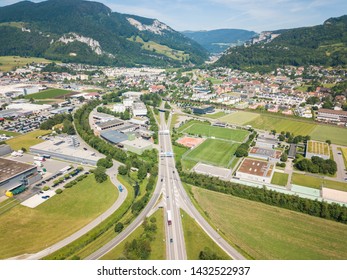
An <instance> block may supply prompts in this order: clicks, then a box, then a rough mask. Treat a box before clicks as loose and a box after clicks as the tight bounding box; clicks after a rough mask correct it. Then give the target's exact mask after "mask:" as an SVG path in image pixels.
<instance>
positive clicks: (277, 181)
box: [271, 172, 289, 186]
mask: <svg viewBox="0 0 347 280" xmlns="http://www.w3.org/2000/svg"><path fill="white" fill-rule="evenodd" d="M288 176H289V175H288V174H286V173H280V172H275V173H274V175H273V177H272V180H271V184H274V185H278V186H285V185H287V182H288Z"/></svg>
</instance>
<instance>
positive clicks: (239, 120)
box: [219, 111, 259, 125]
mask: <svg viewBox="0 0 347 280" xmlns="http://www.w3.org/2000/svg"><path fill="white" fill-rule="evenodd" d="M258 117H259V114H257V113H251V112H244V111H237V112H234V113H232V114H229V115H227V116H225V117H222V118H220V119H219V120H220V121H223V122H227V123H232V124H238V125H244V124H246V123H248V122H251V121H253V120H255V119H256V118H258Z"/></svg>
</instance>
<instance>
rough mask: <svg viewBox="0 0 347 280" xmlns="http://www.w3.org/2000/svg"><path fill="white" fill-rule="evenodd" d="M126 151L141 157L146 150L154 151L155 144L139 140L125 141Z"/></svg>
mask: <svg viewBox="0 0 347 280" xmlns="http://www.w3.org/2000/svg"><path fill="white" fill-rule="evenodd" d="M122 144H123V145H124V149H126V150H127V151H130V152H133V153H135V154H138V155H141V154H142V153H143V152H144V151H146V150H151V149H153V144H152V143H151V142H149V141H146V140H143V139H141V138H137V139H135V140H132V141H130V140H126V141H123V142H122Z"/></svg>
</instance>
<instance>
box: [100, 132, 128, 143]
mask: <svg viewBox="0 0 347 280" xmlns="http://www.w3.org/2000/svg"><path fill="white" fill-rule="evenodd" d="M100 136H101V137H102V138H104V139H105V140H107V141H109V142H111V143H113V144H118V143H120V142H123V141H125V140H128V136H127V135H125V134H124V133H122V132H119V131H116V130H106V131H102V132H101V133H100Z"/></svg>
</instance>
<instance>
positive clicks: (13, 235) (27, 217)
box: [0, 175, 118, 259]
mask: <svg viewBox="0 0 347 280" xmlns="http://www.w3.org/2000/svg"><path fill="white" fill-rule="evenodd" d="M117 196H118V191H117V189H116V188H115V187H114V185H113V184H112V183H111V181H110V180H107V181H105V182H104V183H102V184H98V183H97V182H96V181H95V179H94V176H93V175H90V176H89V177H88V178H86V179H84V180H83V181H81V182H79V183H77V184H76V185H75V186H73V187H72V188H71V189H64V191H63V193H62V194H60V195H55V196H53V197H52V198H50V199H48V200H47V201H46V202H44V203H43V204H41V205H39V206H37V207H36V208H34V209H31V208H28V207H25V206H22V205H18V206H16V207H14V208H12V209H11V210H9V211H7V212H6V213H4V214H2V215H1V216H0V224H1V225H2V226H1V227H0V243H1V246H0V258H1V259H3V258H9V257H12V256H16V255H21V254H25V253H34V252H37V251H39V250H42V249H44V248H46V246H50V245H52V244H54V243H56V242H58V241H60V240H62V239H63V238H65V237H67V236H69V235H71V234H72V233H74V232H76V231H77V230H78V229H80V228H82V227H83V226H84V225H86V224H88V223H89V222H90V221H91V220H93V219H94V218H96V217H97V216H99V215H100V214H101V213H103V212H104V211H106V209H108V208H109V207H110V206H111V205H112V203H113V202H114V201H115V200H116V199H117ZM9 221H11V222H9Z"/></svg>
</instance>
